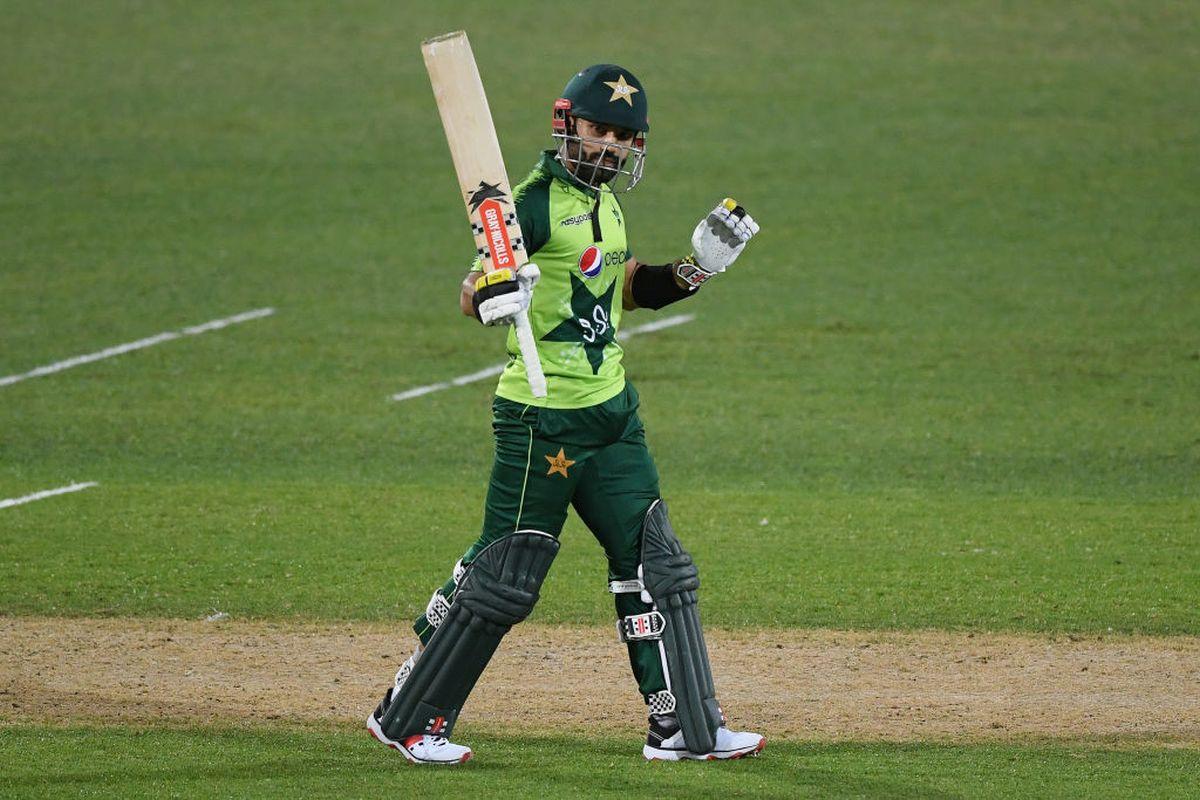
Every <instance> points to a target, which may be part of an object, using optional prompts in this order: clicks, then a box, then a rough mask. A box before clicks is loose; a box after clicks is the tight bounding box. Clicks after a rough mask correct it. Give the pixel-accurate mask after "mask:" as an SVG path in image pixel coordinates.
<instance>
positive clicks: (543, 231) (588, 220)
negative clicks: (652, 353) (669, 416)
mask: <svg viewBox="0 0 1200 800" xmlns="http://www.w3.org/2000/svg"><path fill="white" fill-rule="evenodd" d="M513 199H514V202H515V203H516V206H517V218H518V219H519V220H520V223H521V234H522V236H523V237H524V239H525V250H526V252H527V253H529V259H530V260H531V261H533V262H534V263H536V264H537V265H538V267H539V268H540V269H541V272H542V277H541V280H539V281H538V284H537V286H536V287H535V288H534V290H533V301H532V303H531V305H530V307H529V323H530V327H532V328H533V336H534V339H535V340H536V341H537V349H538V356H539V357H540V358H541V361H542V369H543V370H544V371H545V373H546V387H547V393H546V397H543V398H535V397H534V396H533V394H532V393H531V392H530V391H529V383H528V379H527V378H526V377H525V362H524V361H523V360H522V359H521V351H520V348H519V347H518V346H517V335H516V331H515V330H513V329H510V330H509V333H508V355H509V363H508V365H507V366H506V367H505V369H504V372H503V374H502V375H501V376H500V383H499V385H498V386H497V387H496V394H497V395H499V396H500V397H503V398H505V399H507V400H512V401H514V402H517V403H522V404H526V405H534V406H541V407H545V408H584V407H586V406H594V405H597V404H599V403H603V402H604V401H606V400H609V399H611V398H612V397H615V396H616V395H617V394H619V393H620V392H621V390H622V389H624V388H625V368H624V367H623V366H622V365H621V355H622V350H621V345H619V344H618V343H617V340H616V333H617V328H618V327H619V326H620V324H621V297H622V291H623V289H624V286H625V262H626V261H628V260H629V258H630V255H631V254H630V250H629V247H628V243H627V241H626V239H625V215H624V213H623V212H622V210H621V205H620V203H618V202H617V198H616V195H614V194H613V193H612V192H611V191H609V190H608V188H607V187H605V188H604V189H602V190H601V191H598V192H597V191H593V190H591V189H587V188H584V187H581V186H580V185H579V184H577V183H575V182H574V181H573V180H572V179H571V177H570V176H569V175H568V174H567V172H566V170H564V169H563V167H562V165H561V164H559V163H558V161H556V160H555V158H554V151H553V150H547V151H546V152H544V153H543V154H542V158H541V160H540V161H539V162H538V164H537V166H535V167H534V169H533V171H532V172H530V173H529V175H528V176H527V177H526V178H525V179H524V180H523V181H521V182H520V183H519V184H517V185H516V186H515V187H514V188H513Z"/></svg>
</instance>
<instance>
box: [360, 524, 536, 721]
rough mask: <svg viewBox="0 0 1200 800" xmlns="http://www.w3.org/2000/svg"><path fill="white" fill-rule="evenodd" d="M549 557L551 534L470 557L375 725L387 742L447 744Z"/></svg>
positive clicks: (529, 601) (529, 602)
mask: <svg viewBox="0 0 1200 800" xmlns="http://www.w3.org/2000/svg"><path fill="white" fill-rule="evenodd" d="M557 554H558V540H557V539H555V538H554V537H553V536H550V535H549V534H546V533H541V532H540V531H517V532H516V533H514V534H512V535H510V536H506V537H504V538H503V539H500V540H498V541H495V542H492V543H491V544H490V545H488V546H487V547H485V548H484V549H483V551H482V552H480V553H479V555H478V556H476V557H475V560H474V561H472V562H471V563H470V565H468V566H467V570H466V574H465V575H464V576H463V579H462V582H461V583H460V584H459V587H458V594H457V595H455V597H454V602H453V603H452V604H451V605H450V610H449V611H448V612H447V614H446V618H445V620H444V621H443V622H442V624H441V625H439V626H438V628H437V631H436V632H435V633H434V634H433V638H432V639H430V640H429V644H428V645H426V646H425V650H424V651H422V653H421V656H420V657H419V658H418V659H417V662H416V664H415V665H414V666H413V671H412V674H410V675H409V676H408V680H406V681H405V682H404V686H403V687H402V688H401V689H400V692H399V694H398V695H396V696H395V697H393V698H392V702H391V703H390V704H389V705H388V707H387V710H386V711H385V712H384V714H383V719H382V720H381V721H380V724H381V727H382V728H383V730H384V732H385V733H386V734H387V735H388V737H389V738H391V739H394V740H397V741H399V740H402V739H404V738H406V737H408V736H413V735H416V734H430V735H433V736H445V737H447V738H449V736H450V732H451V730H453V728H454V723H455V721H456V720H457V719H458V713H459V711H460V710H461V709H462V706H463V703H465V702H466V700H467V696H468V695H469V694H470V693H471V690H472V689H473V688H475V682H476V681H478V680H479V676H480V675H481V674H482V673H483V669H484V667H486V666H487V664H488V662H489V661H490V660H491V658H492V655H493V654H494V653H495V652H496V648H497V647H498V646H499V644H500V640H501V639H502V638H504V634H506V633H508V631H509V630H510V629H511V628H512V626H513V625H516V624H517V623H518V622H520V621H521V620H523V619H525V618H526V617H527V616H529V612H530V611H532V610H533V606H534V604H536V603H537V601H538V592H539V591H540V590H541V587H542V581H543V580H545V578H546V573H547V572H549V570H550V564H551V562H553V561H554V557H555V555H557Z"/></svg>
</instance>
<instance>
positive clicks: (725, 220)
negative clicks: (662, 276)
mask: <svg viewBox="0 0 1200 800" xmlns="http://www.w3.org/2000/svg"><path fill="white" fill-rule="evenodd" d="M756 233H758V223H757V222H755V221H754V218H753V217H751V216H750V215H749V214H747V213H746V209H744V208H742V207H741V206H740V205H738V203H737V201H736V200H734V199H733V198H730V197H726V198H725V199H724V200H722V201H721V202H720V204H718V205H717V207H716V208H714V209H713V210H712V211H711V212H710V213H709V215H708V216H707V217H705V218H704V219H702V220H700V224H698V225H697V226H696V229H695V230H694V231H692V255H691V256H689V257H688V258H685V259H683V260H682V261H680V262H679V264H678V265H677V266H676V268H675V274H676V275H678V276H679V278H680V280H682V281H683V282H684V283H686V284H687V285H689V286H691V287H692V288H699V287H700V286H701V285H702V284H703V283H704V282H705V281H707V280H708V279H709V278H711V277H712V276H713V275H716V274H717V273H718V272H724V271H725V270H726V269H728V268H729V266H730V265H731V264H733V262H734V261H736V260H737V257H738V256H740V255H741V254H742V250H744V249H745V247H746V243H747V242H748V241H750V239H751V238H752V237H753V236H754V235H755V234H756Z"/></svg>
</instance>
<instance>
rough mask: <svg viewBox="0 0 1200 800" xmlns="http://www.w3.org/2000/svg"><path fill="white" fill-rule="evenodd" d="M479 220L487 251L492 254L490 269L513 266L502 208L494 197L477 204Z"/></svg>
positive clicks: (514, 263)
mask: <svg viewBox="0 0 1200 800" xmlns="http://www.w3.org/2000/svg"><path fill="white" fill-rule="evenodd" d="M479 220H480V222H481V223H482V225H483V235H484V237H485V238H486V239H487V248H488V252H489V253H490V254H491V256H492V269H501V268H503V267H515V266H516V261H514V260H513V252H512V244H511V243H509V241H508V226H507V225H505V224H504V209H503V208H501V207H500V204H499V203H498V202H496V201H495V200H494V199H490V198H489V199H487V200H484V201H483V202H481V203H480V204H479Z"/></svg>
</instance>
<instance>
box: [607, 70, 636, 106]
mask: <svg viewBox="0 0 1200 800" xmlns="http://www.w3.org/2000/svg"><path fill="white" fill-rule="evenodd" d="M602 83H603V84H604V85H605V86H607V87H608V88H610V89H612V90H613V93H612V97H610V98H608V102H610V103H615V102H617V101H618V100H624V101H625V102H626V103H628V104H629V105H631V106H632V105H633V95H634V93H635V92H640V91H641V89H639V88H637V87H636V86H630V85H629V84H628V83H626V82H625V76H624V75H618V76H617V79H616V80H615V81H602Z"/></svg>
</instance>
